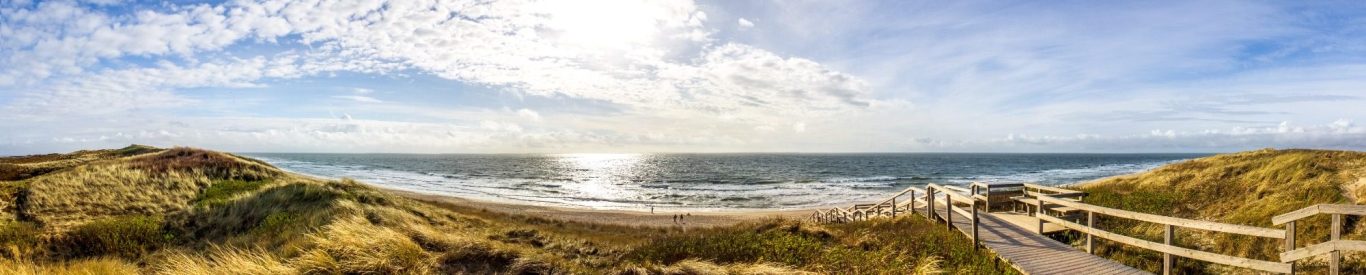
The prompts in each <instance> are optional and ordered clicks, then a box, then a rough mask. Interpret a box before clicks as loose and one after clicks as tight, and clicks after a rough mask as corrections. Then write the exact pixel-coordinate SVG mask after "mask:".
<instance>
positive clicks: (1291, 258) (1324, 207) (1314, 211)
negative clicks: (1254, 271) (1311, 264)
mask: <svg viewBox="0 0 1366 275" xmlns="http://www.w3.org/2000/svg"><path fill="white" fill-rule="evenodd" d="M1318 214H1328V215H1332V216H1333V219H1332V225H1331V226H1330V227H1329V232H1330V233H1329V234H1330V235H1329V238H1328V241H1327V242H1323V243H1319V244H1314V245H1310V246H1307V247H1305V248H1300V249H1294V248H1295V241H1294V240H1295V239H1294V238H1293V237H1294V236H1295V223H1296V221H1298V220H1300V219H1304V218H1308V217H1310V216H1314V215H1318ZM1343 215H1353V216H1366V205H1352V204H1318V205H1313V206H1309V207H1305V208H1300V209H1299V210H1295V211H1291V212H1290V213H1285V214H1280V215H1276V216H1275V217H1272V218H1271V223H1272V224H1278V225H1279V224H1285V235H1286V236H1287V237H1290V239H1287V240H1286V243H1285V249H1286V250H1289V251H1285V252H1282V253H1281V255H1280V256H1281V261H1282V262H1286V263H1291V264H1293V263H1294V262H1295V261H1297V260H1300V259H1304V258H1308V257H1314V256H1319V255H1323V254H1328V271H1329V274H1334V275H1336V274H1338V272H1339V270H1341V264H1342V263H1341V262H1342V251H1366V242H1364V241H1349V240H1343V239H1342V218H1343V217H1342V216H1343Z"/></svg>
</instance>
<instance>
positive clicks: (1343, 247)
mask: <svg viewBox="0 0 1366 275" xmlns="http://www.w3.org/2000/svg"><path fill="white" fill-rule="evenodd" d="M1333 251H1366V241H1351V240H1336V241H1327V242H1323V243H1319V244H1316V245H1311V246H1306V247H1304V248H1300V249H1295V250H1291V251H1286V252H1282V253H1281V262H1283V263H1289V262H1294V261H1298V260H1302V259H1304V258H1309V257H1313V256H1318V255H1323V254H1324V253H1329V252H1333Z"/></svg>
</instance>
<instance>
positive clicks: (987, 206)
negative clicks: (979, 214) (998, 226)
mask: <svg viewBox="0 0 1366 275" xmlns="http://www.w3.org/2000/svg"><path fill="white" fill-rule="evenodd" d="M982 186H986V187H987V192H986V195H982V196H983V197H986V198H987V201H986V202H985V203H983V204H984V205H985V206H984V208H986V209H985V210H986V211H987V213H991V185H988V184H985V183H983V184H982Z"/></svg>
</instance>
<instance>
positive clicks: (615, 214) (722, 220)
mask: <svg viewBox="0 0 1366 275" xmlns="http://www.w3.org/2000/svg"><path fill="white" fill-rule="evenodd" d="M366 185H367V186H370V187H374V188H376V189H380V190H383V191H384V192H388V193H390V194H394V195H397V196H401V197H405V198H409V199H413V200H417V201H421V202H425V203H430V204H433V205H436V206H440V207H446V208H467V209H478V210H483V211H490V212H496V213H501V214H513V215H528V216H535V217H540V218H545V219H551V220H562V221H571V222H582V223H595V224H608V225H620V226H635V227H688V228H695V227H717V226H729V225H735V224H740V223H744V222H751V221H760V220H764V219H770V218H786V219H801V218H804V217H806V216H807V215H810V214H811V213H812V211H815V209H816V208H810V209H754V210H735V211H697V212H691V211H678V210H670V209H657V210H656V211H655V212H654V213H650V211H648V210H646V211H634V210H623V209H578V208H569V207H559V206H543V205H530V204H517V203H507V202H494V201H487V200H480V199H473V198H465V197H455V196H447V195H434V194H427V193H420V192H413V191H408V190H402V189H394V188H388V187H384V186H379V185H375V184H369V183H366ZM678 214H682V215H684V217H685V218H683V221H682V222H675V221H674V220H673V217H674V215H678Z"/></svg>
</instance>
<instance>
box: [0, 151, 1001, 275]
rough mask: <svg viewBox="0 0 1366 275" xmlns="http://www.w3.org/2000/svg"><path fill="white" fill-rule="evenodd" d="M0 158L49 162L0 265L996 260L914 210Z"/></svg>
mask: <svg viewBox="0 0 1366 275" xmlns="http://www.w3.org/2000/svg"><path fill="white" fill-rule="evenodd" d="M0 163H9V164H15V165H39V164H41V165H45V166H43V167H49V168H53V169H55V170H53V171H51V172H48V173H44V174H41V175H36V176H29V177H27V178H24V179H22V180H20V181H7V182H0V199H3V203H8V204H0V206H4V207H5V208H3V209H7V210H6V211H9V212H7V213H8V214H9V215H8V216H10V217H11V218H10V219H7V220H6V219H0V255H3V256H6V258H8V259H10V260H5V261H0V274H11V273H13V274H131V273H139V272H145V273H155V274H305V273H306V274H613V273H621V274H807V273H810V272H809V271H816V272H821V273H832V272H835V273H856V274H872V273H900V272H901V271H905V270H909V269H919V270H929V271H937V270H949V271H956V272H977V273H1002V272H1007V273H1008V272H1009V271H1008V270H1004V271H1003V270H1001V269H999V267H993V266H989V265H987V264H986V263H990V262H991V261H992V257H991V256H990V255H987V254H975V253H971V252H969V251H971V249H970V248H971V246H970V244H969V243H968V242H967V241H966V240H965V239H964V238H962V236H960V235H958V234H956V233H953V232H949V231H947V230H944V229H943V228H942V227H941V226H934V225H933V224H932V223H930V222H928V221H925V220H923V219H918V220H917V219H898V220H897V221H875V222H861V223H855V224H847V225H837V226H834V227H833V228H827V227H822V226H819V225H814V224H809V223H803V222H795V221H784V220H773V221H762V222H756V223H754V224H747V225H741V226H735V227H729V228H717V229H709V230H700V231H687V232H684V231H682V229H678V228H643V227H628V226H614V225H600V224H589V223H577V222H565V221H556V220H548V219H544V218H539V217H534V216H527V215H508V214H500V213H493V212H488V211H483V210H481V209H471V208H465V207H460V206H453V205H437V204H428V203H423V202H418V201H415V200H411V199H407V198H404V197H399V196H395V195H393V194H389V193H386V192H383V191H380V190H377V189H374V188H371V187H368V186H366V185H364V184H361V183H357V182H354V181H350V180H341V181H325V180H318V179H313V178H307V177H301V176H296V175H291V174H288V173H284V172H281V171H280V170H278V169H276V168H274V167H272V166H270V165H269V164H265V163H263V162H260V161H257V160H252V159H249V158H244V157H239V156H235V155H231V154H226V153H219V152H212V151H205V150H198V149H190V148H174V149H168V150H160V149H156V148H149V147H141V146H133V147H129V148H124V149H120V150H103V151H82V152H79V153H78V154H73V155H70V156H67V155H43V156H30V157H23V158H4V159H0ZM892 233H898V234H901V233H904V234H909V235H898V234H892ZM898 236H901V237H898ZM794 248H799V249H798V250H792V249H794ZM850 267H855V268H850Z"/></svg>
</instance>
